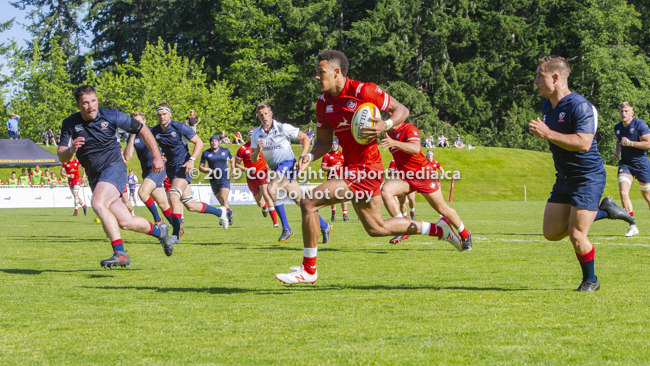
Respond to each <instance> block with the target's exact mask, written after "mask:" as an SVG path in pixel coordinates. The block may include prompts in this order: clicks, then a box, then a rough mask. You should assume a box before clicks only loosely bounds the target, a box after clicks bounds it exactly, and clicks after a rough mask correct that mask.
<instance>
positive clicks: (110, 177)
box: [57, 85, 170, 268]
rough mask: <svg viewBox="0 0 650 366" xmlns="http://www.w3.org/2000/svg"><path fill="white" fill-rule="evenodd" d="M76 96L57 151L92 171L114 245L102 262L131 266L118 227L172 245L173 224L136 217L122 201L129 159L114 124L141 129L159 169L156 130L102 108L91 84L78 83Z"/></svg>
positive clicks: (95, 201) (96, 199)
mask: <svg viewBox="0 0 650 366" xmlns="http://www.w3.org/2000/svg"><path fill="white" fill-rule="evenodd" d="M74 96H75V100H76V105H77V108H78V109H79V113H75V114H73V115H71V116H70V117H68V118H66V119H65V120H64V121H63V125H62V127H61V140H60V143H59V148H58V150H57V154H58V156H59V160H60V161H62V162H68V161H70V160H71V159H72V158H73V156H74V155H75V154H76V155H77V158H78V159H79V162H80V163H81V165H82V166H83V167H84V169H85V171H86V174H87V175H88V182H89V184H90V189H91V190H92V192H93V198H92V207H93V210H94V211H95V213H96V214H97V216H98V217H99V218H100V219H101V223H102V226H103V228H104V232H105V233H106V235H107V236H108V238H109V239H110V241H111V246H112V247H113V256H112V257H111V258H109V259H105V260H103V261H101V262H100V264H101V265H102V266H103V267H104V268H106V267H109V268H112V267H115V266H122V267H124V266H128V265H130V263H131V260H130V259H129V256H128V255H127V254H126V250H124V241H123V240H122V238H121V236H120V228H122V229H124V230H131V231H135V232H139V233H143V234H148V235H151V236H154V237H156V238H158V239H159V241H160V243H161V244H162V246H163V249H164V248H165V247H166V246H168V245H169V239H170V238H169V235H168V233H167V231H168V230H169V226H168V225H167V224H160V225H155V224H153V223H151V222H149V221H147V220H145V219H143V218H141V217H132V216H131V215H130V214H129V211H128V210H127V208H126V206H125V205H124V203H123V202H122V199H121V196H122V192H123V191H124V188H125V187H126V164H125V163H124V160H123V158H122V155H121V153H120V144H119V142H117V140H116V139H115V130H116V129H117V128H121V129H123V130H125V131H127V132H129V133H134V134H138V135H140V137H142V138H143V139H144V141H145V143H146V144H147V146H148V147H149V149H150V150H152V154H153V156H154V162H153V169H154V171H158V172H159V171H161V170H162V167H163V163H162V160H161V158H160V153H159V152H158V147H157V145H156V141H155V140H154V138H153V136H152V135H151V133H150V132H149V130H148V129H146V128H145V129H142V124H141V123H140V122H138V121H137V120H135V119H133V118H131V117H130V116H128V115H127V114H124V113H122V112H119V111H116V110H108V109H99V107H98V104H99V103H98V100H97V94H96V93H95V89H94V88H93V87H92V86H90V85H82V86H79V87H78V88H76V89H75V92H74Z"/></svg>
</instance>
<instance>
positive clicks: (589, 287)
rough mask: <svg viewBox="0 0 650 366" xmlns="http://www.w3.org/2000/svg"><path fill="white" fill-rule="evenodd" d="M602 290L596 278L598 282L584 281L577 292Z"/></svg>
mask: <svg viewBox="0 0 650 366" xmlns="http://www.w3.org/2000/svg"><path fill="white" fill-rule="evenodd" d="M598 290H600V281H598V279H597V278H596V282H591V281H582V283H581V284H580V286H579V287H578V288H577V289H576V291H577V292H594V291H598Z"/></svg>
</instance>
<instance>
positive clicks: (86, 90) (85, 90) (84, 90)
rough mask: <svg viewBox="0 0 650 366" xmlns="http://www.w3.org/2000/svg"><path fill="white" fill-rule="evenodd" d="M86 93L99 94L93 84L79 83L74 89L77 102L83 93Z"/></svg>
mask: <svg viewBox="0 0 650 366" xmlns="http://www.w3.org/2000/svg"><path fill="white" fill-rule="evenodd" d="M86 94H95V95H97V92H96V91H95V88H93V87H92V85H79V86H78V87H77V88H76V89H75V90H74V100H75V101H76V102H79V98H81V96H82V95H86Z"/></svg>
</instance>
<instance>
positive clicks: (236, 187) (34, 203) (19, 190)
mask: <svg viewBox="0 0 650 366" xmlns="http://www.w3.org/2000/svg"><path fill="white" fill-rule="evenodd" d="M317 185H318V184H301V188H302V189H303V190H309V189H312V188H314V187H316V186H317ZM190 187H191V188H192V194H193V195H194V200H196V201H198V202H204V203H206V204H208V205H213V206H219V201H218V200H217V198H216V197H215V196H214V194H213V193H212V188H210V185H208V184H192V185H190ZM138 188H140V186H138ZM284 196H286V195H284ZM79 197H80V198H81V199H82V200H83V201H84V203H85V204H86V205H88V207H90V206H91V202H92V198H93V195H92V192H91V191H90V187H81V190H80V191H79ZM135 197H136V202H137V205H138V206H144V203H143V202H142V201H141V200H140V198H139V197H138V193H137V189H136V193H135ZM73 198H74V196H73V195H72V192H71V191H70V189H69V188H68V187H62V186H61V187H0V208H32V207H33V208H48V207H70V208H71V207H74V199H73ZM283 201H284V203H285V204H290V203H292V202H293V201H291V200H290V199H289V198H284V199H283ZM228 203H229V204H230V205H231V206H238V205H255V204H256V203H255V197H254V196H253V194H252V193H251V191H250V190H249V189H248V186H247V185H246V184H231V185H230V194H229V195H228Z"/></svg>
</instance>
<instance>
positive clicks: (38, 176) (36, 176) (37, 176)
mask: <svg viewBox="0 0 650 366" xmlns="http://www.w3.org/2000/svg"><path fill="white" fill-rule="evenodd" d="M42 181H43V171H42V170H41V169H40V167H39V166H38V165H37V166H36V167H35V168H34V170H33V171H32V185H35V186H40V185H42V184H43V182H42Z"/></svg>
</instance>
